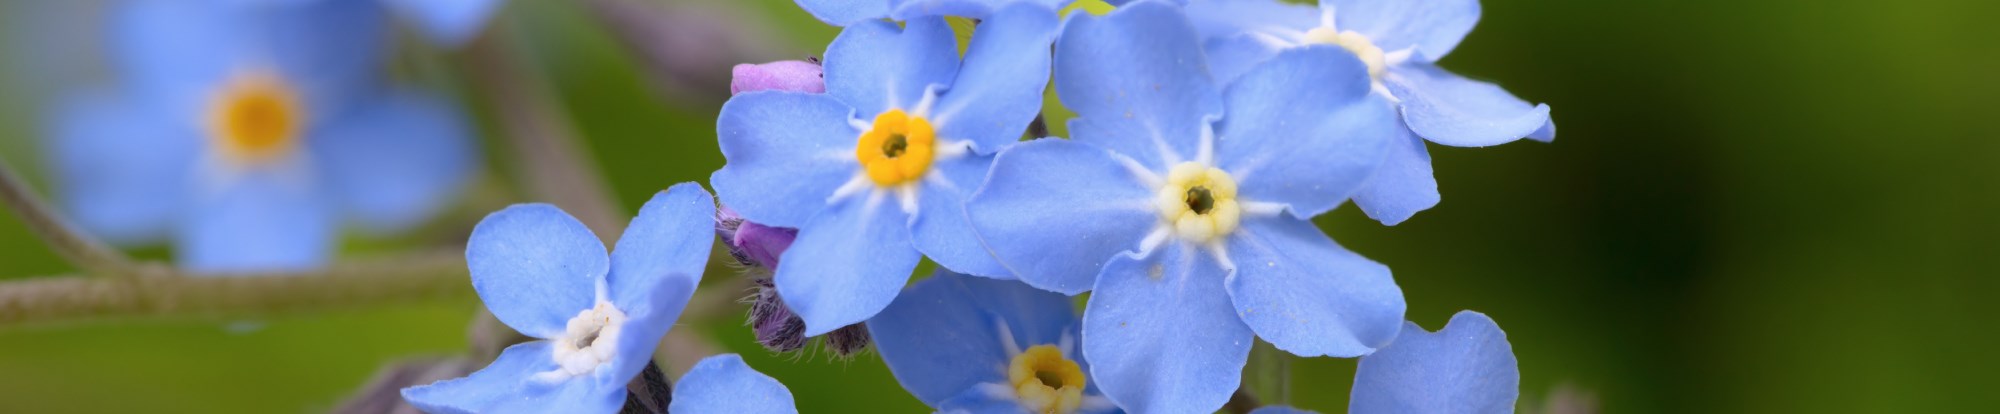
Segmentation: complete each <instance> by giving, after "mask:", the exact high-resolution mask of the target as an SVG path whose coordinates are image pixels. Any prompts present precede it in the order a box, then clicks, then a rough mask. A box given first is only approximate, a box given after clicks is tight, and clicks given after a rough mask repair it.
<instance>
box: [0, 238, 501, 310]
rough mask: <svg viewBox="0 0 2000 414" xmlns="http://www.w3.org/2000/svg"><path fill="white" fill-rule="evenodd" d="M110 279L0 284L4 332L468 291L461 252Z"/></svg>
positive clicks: (144, 270)
mask: <svg viewBox="0 0 2000 414" xmlns="http://www.w3.org/2000/svg"><path fill="white" fill-rule="evenodd" d="M127 269H128V271H129V272H130V273H115V274H112V276H125V277H112V278H104V277H89V276H74V275H72V276H52V277H35V278H26V279H17V280H10V281H6V282H0V328H9V327H18V326H23V325H31V324H58V323H67V322H80V321H90V320H99V319H110V318H123V317H133V316H166V315H210V316H225V317H241V316H257V315H265V314H272V313H280V312H287V311H303V310H316V309H329V308H340V307H356V306H365V305H369V304H377V303H388V302H398V301H409V300H416V299H426V298H436V297H457V296H463V295H465V294H466V293H468V292H469V290H468V289H466V285H467V284H466V271H465V260H464V259H463V256H462V255H461V254H460V253H458V252H457V251H456V250H454V251H451V252H439V253H434V254H428V255H422V256H413V257H409V258H403V259H397V260H389V261H380V262H357V263H347V264H338V265H334V266H331V267H328V268H327V269H325V270H320V271H313V272H298V273H271V274H246V275H224V276H198V275H189V274H183V273H180V272H178V271H176V270H174V269H172V268H171V267H169V266H168V265H166V264H164V263H144V264H138V265H133V266H128V267H127Z"/></svg>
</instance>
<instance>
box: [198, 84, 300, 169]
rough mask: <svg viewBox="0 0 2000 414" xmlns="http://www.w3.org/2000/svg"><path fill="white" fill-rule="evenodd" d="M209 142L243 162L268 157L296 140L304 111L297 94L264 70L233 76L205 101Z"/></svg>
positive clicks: (286, 149) (287, 150) (292, 145)
mask: <svg viewBox="0 0 2000 414" xmlns="http://www.w3.org/2000/svg"><path fill="white" fill-rule="evenodd" d="M207 117H208V119H207V123H208V133H209V138H210V142H211V143H212V144H213V145H214V146H215V148H216V149H217V150H218V151H219V152H221V153H222V154H223V155H224V156H227V157H228V158H230V159H233V160H236V161H243V162H259V161H268V160H272V159H276V158H280V157H281V156H283V155H285V154H288V153H290V152H291V151H292V150H293V149H294V148H296V147H298V144H299V129H300V127H301V126H302V125H304V124H305V110H304V107H303V105H301V103H300V101H299V97H298V93H297V92H296V91H294V90H293V89H292V87H291V85H288V84H286V83H285V81H284V79H280V78H278V76H277V75H275V74H271V73H268V72H249V73H247V74H244V75H239V76H236V77H235V78H234V79H231V80H230V81H229V83H228V84H226V85H224V86H223V88H222V91H221V93H218V94H216V96H215V98H213V100H211V101H210V103H209V107H208V115H207Z"/></svg>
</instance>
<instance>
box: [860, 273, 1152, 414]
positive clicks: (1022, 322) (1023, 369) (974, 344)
mask: <svg viewBox="0 0 2000 414" xmlns="http://www.w3.org/2000/svg"><path fill="white" fill-rule="evenodd" d="M1080 322H1081V321H1079V320H1078V319H1077V317H1076V312H1075V311H1074V310H1072V307H1071V306H1070V300H1069V298H1068V297H1066V296H1063V295H1062V294H1059V293H1055V292H1049V291H1045V290H1040V289H1035V288H1033V287H1030V286H1028V285H1026V284H1023V283H1021V282H1018V281H1011V280H995V279H989V278H980V277H972V276H965V275H960V274H956V273H952V272H949V271H939V272H938V273H937V275H935V276H931V278H929V279H925V280H923V281H919V282H917V283H916V284H914V285H912V286H910V288H909V289H907V290H905V291H904V292H903V294H902V295H901V296H898V297H896V302H895V303H891V304H889V307H888V308H887V309H883V310H882V313H881V314H879V315H875V318H873V319H869V320H868V330H869V332H870V333H872V334H873V336H874V337H875V344H876V345H875V349H876V350H877V352H880V353H881V354H882V362H884V363H886V364H888V365H889V371H890V372H892V373H894V374H895V375H896V381H897V382H901V383H902V384H903V388H904V389H907V390H910V393H911V394H914V395H916V396H917V399H920V400H923V401H924V403H925V404H930V406H931V407H934V408H937V410H938V411H939V412H945V413H957V412H964V413H980V414H986V413H1007V414H1014V413H1038V414H1070V413H1112V412H1118V408H1117V407H1116V406H1113V405H1112V404H1111V400H1109V399H1106V398H1104V397H1103V396H1102V395H1101V393H1099V392H1098V390H1097V387H1095V386H1094V385H1093V384H1091V382H1090V376H1089V373H1090V364H1089V363H1087V362H1085V361H1084V359H1083V355H1082V354H1080V353H1079V352H1078V351H1079V349H1078V348H1077V345H1078V339H1079V338H1078V334H1079V328H1080Z"/></svg>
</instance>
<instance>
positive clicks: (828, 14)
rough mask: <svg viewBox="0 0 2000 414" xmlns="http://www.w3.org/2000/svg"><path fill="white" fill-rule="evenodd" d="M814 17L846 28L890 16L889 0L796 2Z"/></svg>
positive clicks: (800, 0)
mask: <svg viewBox="0 0 2000 414" xmlns="http://www.w3.org/2000/svg"><path fill="white" fill-rule="evenodd" d="M795 1H797V2H798V4H799V7H800V8H804V9H806V12H807V13H811V14H812V15H813V17H817V18H819V20H820V21H823V22H826V23H827V24H831V25H834V26H846V25H850V24H854V23H859V22H862V21H866V20H868V19H878V18H881V17H882V16H887V15H889V0H795Z"/></svg>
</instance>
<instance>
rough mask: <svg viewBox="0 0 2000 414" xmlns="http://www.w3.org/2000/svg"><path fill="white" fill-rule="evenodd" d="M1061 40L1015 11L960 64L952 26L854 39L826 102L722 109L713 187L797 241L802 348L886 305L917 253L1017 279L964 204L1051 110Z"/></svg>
mask: <svg viewBox="0 0 2000 414" xmlns="http://www.w3.org/2000/svg"><path fill="white" fill-rule="evenodd" d="M1055 25H1056V17H1055V13H1054V12H1053V11H1050V10H1047V9H1044V8H1039V7H1033V6H1027V5H1017V6H1012V7H1008V8H1006V9H1005V10H1002V11H1000V12H999V15H998V16H997V17H996V18H995V19H993V20H990V21H988V22H986V23H984V24H981V25H980V26H979V29H978V32H977V33H975V34H974V35H973V37H972V44H971V45H970V47H969V48H968V51H967V52H966V55H965V59H964V62H963V64H962V65H961V63H960V61H959V55H958V47H957V45H956V41H955V38H954V37H953V36H952V32H951V29H950V28H948V27H946V26H945V22H944V19H942V18H936V17H930V18H919V19H913V20H910V21H909V22H908V25H907V26H906V27H900V28H899V27H898V26H897V25H896V24H894V23H890V22H887V21H872V22H866V23H862V24H857V25H854V26H851V27H848V28H847V29H846V30H845V31H843V32H841V34H840V36H839V37H838V38H836V39H834V41H833V44H832V45H831V46H829V47H828V48H827V52H826V62H825V64H826V66H825V71H826V93H825V94H803V93H794V92H783V91H763V92H748V93H743V94H739V95H736V96H735V97H732V98H730V100H729V102H728V103H726V104H724V105H723V107H722V114H721V116H720V119H719V120H718V121H717V125H716V133H717V135H718V139H719V140H720V141H721V143H720V146H721V149H722V155H723V156H724V157H726V158H727V159H728V160H729V162H728V164H727V165H725V166H723V167H722V169H721V170H719V171H716V172H715V175H714V177H713V178H712V179H711V183H712V184H713V185H714V186H715V190H716V193H717V194H718V195H719V197H721V198H722V201H723V202H724V204H726V205H728V206H729V207H730V208H731V209H734V210H736V212H738V213H740V214H742V216H743V218H745V219H748V220H751V221H754V222H757V223H760V224H764V225H768V226H776V227H789V228H796V229H799V234H798V238H797V239H796V240H795V241H794V242H793V244H792V245H791V246H790V248H789V249H787V250H786V251H785V252H784V254H783V256H781V258H780V262H782V263H783V265H782V266H779V267H778V269H777V275H776V282H777V285H778V291H779V293H780V295H781V296H783V297H784V299H785V301H786V302H787V303H788V304H790V305H791V308H792V310H794V311H796V312H798V314H799V315H800V316H801V317H802V318H804V319H805V323H806V333H807V335H808V336H817V335H820V334H823V333H826V332H828V331H831V330H833V329H835V328H839V327H842V326H846V325H849V324H853V323H856V322H861V321H862V320H865V319H868V317H870V316H874V315H875V312H878V311H881V310H882V308H883V307H884V306H888V305H889V301H890V300H892V299H894V298H895V297H896V292H898V291H900V290H901V289H902V287H903V285H904V283H905V281H907V280H909V277H910V272H911V270H913V269H914V268H915V267H916V265H917V261H918V258H919V254H920V253H921V255H923V256H928V257H930V258H931V260H932V261H935V262H937V263H938V264H940V265H943V266H944V267H946V268H950V269H952V270H956V271H960V272H965V273H971V274H977V275H981V276H995V277H999V276H1005V275H1007V272H1006V269H1003V268H1001V267H1000V266H999V265H998V264H997V263H994V262H993V259H992V256H991V255H990V254H989V253H988V252H987V251H986V249H985V248H984V247H983V246H981V244H980V242H979V240H978V238H977V237H976V236H975V235H974V234H973V233H972V231H971V228H970V227H969V226H968V225H967V224H966V223H965V215H964V209H963V199H964V198H965V196H967V195H969V194H971V192H972V190H973V189H975V188H977V187H978V186H979V183H980V182H983V181H985V179H986V170H987V167H988V166H989V165H990V164H991V162H992V159H993V156H992V155H991V154H992V152H994V151H996V150H999V149H1000V148H1001V147H1004V146H1007V145H1011V144H1013V143H1015V142H1017V141H1019V140H1020V137H1021V133H1022V131H1024V130H1025V129H1026V128H1027V125H1028V123H1029V122H1030V121H1032V120H1033V119H1034V118H1035V116H1036V114H1037V113H1038V112H1039V111H1040V110H1041V101H1042V90H1043V88H1044V87H1045V86H1046V85H1047V84H1048V78H1049V76H1048V74H1049V59H1050V57H1049V53H1048V44H1049V43H1050V42H1051V41H1053V38H1054V36H1055Z"/></svg>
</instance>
